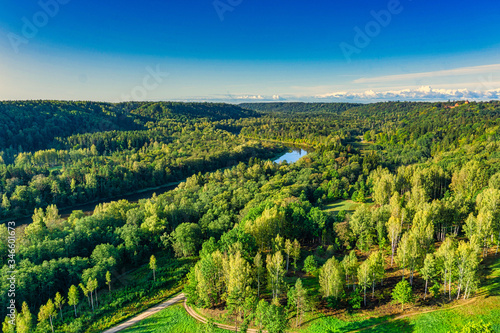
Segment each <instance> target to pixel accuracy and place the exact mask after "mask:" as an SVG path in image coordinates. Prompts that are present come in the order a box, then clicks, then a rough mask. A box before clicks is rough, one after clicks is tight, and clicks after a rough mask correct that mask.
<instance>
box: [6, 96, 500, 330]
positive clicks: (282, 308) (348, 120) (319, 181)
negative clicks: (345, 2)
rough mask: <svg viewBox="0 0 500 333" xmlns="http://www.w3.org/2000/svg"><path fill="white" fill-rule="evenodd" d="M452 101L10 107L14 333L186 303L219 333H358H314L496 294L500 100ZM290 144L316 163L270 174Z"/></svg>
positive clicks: (87, 325) (86, 325)
mask: <svg viewBox="0 0 500 333" xmlns="http://www.w3.org/2000/svg"><path fill="white" fill-rule="evenodd" d="M454 104H455V102H439V103H421V102H384V103H374V104H349V103H330V104H329V103H255V104H241V105H228V104H210V103H174V102H158V103H153V102H137V103H118V104H112V103H95V102H60V101H23V102H0V128H1V130H0V150H1V152H0V196H1V197H2V201H1V208H0V217H1V218H2V219H3V220H4V221H5V223H3V224H2V225H0V234H1V237H0V238H1V243H0V255H1V256H2V258H4V261H3V267H2V268H1V271H0V274H1V276H2V279H1V282H0V283H1V288H2V289H1V290H2V294H1V295H0V297H1V301H2V304H9V300H10V298H11V296H9V288H10V287H11V281H10V280H9V279H8V278H9V276H11V275H12V273H11V267H9V265H10V264H11V262H10V261H12V262H15V266H16V283H15V294H16V296H15V308H16V310H15V311H16V314H17V315H16V325H15V332H102V331H103V330H104V329H107V328H109V327H112V326H113V325H116V324H117V323H119V322H121V321H122V320H124V319H126V318H129V317H131V316H133V315H134V314H136V313H138V312H140V311H142V310H144V309H146V308H147V307H149V306H151V305H154V304H157V303H158V302H160V301H161V300H164V299H166V298H168V297H170V296H171V295H173V294H175V293H177V292H179V291H183V292H184V294H185V295H186V297H187V303H188V305H189V306H191V307H193V308H194V309H196V310H197V311H199V313H202V314H203V315H204V316H206V317H209V318H210V320H209V322H208V324H206V325H204V326H203V327H202V328H201V329H203V330H205V331H206V332H215V328H214V322H223V323H226V324H229V325H232V326H234V327H235V328H237V330H238V331H240V332H245V331H246V330H247V329H248V328H256V329H260V330H266V331H267V332H289V331H292V332H327V331H330V332H343V331H349V329H347V328H345V327H344V328H342V327H343V326H342V327H340V326H335V327H334V328H328V329H326V328H324V327H323V328H318V327H320V323H321V324H322V325H323V324H324V325H326V323H332V322H333V321H335V323H336V324H335V325H340V324H339V323H340V321H342V320H345V321H346V322H349V320H347V319H346V318H357V317H356V316H358V317H359V316H361V315H369V316H372V317H373V316H374V315H375V314H376V313H383V314H384V315H386V316H392V315H396V314H401V313H404V311H418V309H420V308H424V307H425V308H426V309H427V308H432V309H434V308H436V307H440V306H443V307H444V306H447V305H448V304H449V305H451V306H455V305H456V304H458V305H460V304H461V303H460V302H467V301H470V300H471V299H473V298H475V297H482V296H481V294H482V293H483V290H485V288H486V287H485V286H486V280H487V279H488V276H489V275H488V273H487V272H488V269H491V267H493V266H494V265H493V264H494V263H495V260H498V250H499V246H500V163H499V162H500V102H498V101H491V102H471V103H468V104H465V103H461V105H460V106H459V107H456V108H454V109H450V108H446V106H447V105H454ZM288 147H305V149H307V151H308V154H307V155H306V156H304V157H302V158H301V159H299V160H298V161H297V162H295V163H287V162H282V163H280V164H277V163H275V162H273V159H274V158H276V157H277V156H280V155H282V154H283V153H284V152H286V151H287V149H288ZM170 183H178V186H177V187H176V188H175V189H174V190H171V191H167V192H165V193H163V194H160V195H153V196H152V197H151V198H148V199H141V200H139V201H138V202H130V201H127V200H118V199H117V200H114V199H113V200H111V199H110V198H115V197H119V196H120V195H122V194H125V193H132V192H134V191H138V190H141V189H146V188H150V187H155V186H162V185H165V184H170ZM89 201H97V202H101V203H100V204H99V205H98V206H97V207H96V209H95V210H94V211H93V212H92V213H91V214H86V213H85V212H83V211H81V210H73V212H72V213H71V214H70V215H69V216H64V217H63V216H62V215H61V214H60V213H59V210H60V209H62V208H67V207H72V206H73V205H75V204H78V203H85V202H89ZM348 204H349V205H350V206H348ZM26 215H30V216H32V222H31V223H29V224H28V225H18V226H16V228H15V229H14V228H12V225H10V224H9V221H15V220H16V219H17V218H19V217H22V216H26ZM12 237H14V238H15V242H12V241H9V239H14V238H12ZM9 260H10V261H9ZM485 272H486V273H485ZM497 279H498V278H497ZM497 283H498V282H497ZM491 295H492V297H490V298H489V301H490V302H493V301H495V302H499V303H493V304H494V306H493V308H495V307H496V310H492V311H493V312H491V316H493V317H494V316H495V315H494V314H495V313H498V308H499V306H500V301H499V299H498V297H494V296H496V295H498V288H497V289H494V290H493V291H492V294H491ZM410 308H411V309H413V310H411V309H410ZM409 309H410V310H409ZM415 309H417V310H415ZM9 311H10V310H9V309H8V308H6V307H2V310H1V313H0V315H1V316H2V317H1V318H5V321H4V323H3V326H2V329H3V332H14V331H13V330H12V329H13V326H12V325H9V320H10V319H9V318H10V317H9V316H7V315H8V314H9ZM494 311H496V312H494ZM484 316H486V315H484ZM484 316H483V317H484ZM491 316H490V317H484V318H491ZM483 317H481V318H483ZM370 318H371V317H370ZM384 318H386V317H384ZM328 320H330V322H329V321H328ZM384 320H385V319H384ZM351 321H352V320H351ZM372 324H374V322H372V321H369V320H368V321H367V323H366V324H360V325H365V326H362V327H361V326H360V327H356V328H368V326H370V325H372ZM315 325H316V326H315ZM332 325H333V324H332ZM346 325H347V324H346ZM349 325H351V329H352V327H353V326H352V325H353V324H352V323H350V324H349ZM405 325H406V324H405ZM463 326H464V327H462V326H460V325H457V326H456V327H453V329H455V330H456V331H457V332H498V331H500V322H499V321H498V320H496V321H495V320H489V319H486V320H485V321H484V322H482V321H478V320H476V321H471V323H467V324H466V325H463ZM200 327H201V326H200ZM315 327H316V328H315ZM325 327H326V326H325ZM332 327H333V326H332ZM346 327H348V326H346ZM474 329H476V330H474ZM315 330H316V331H315ZM393 331H411V329H409V328H408V327H406V326H404V325H403V326H402V327H398V328H393Z"/></svg>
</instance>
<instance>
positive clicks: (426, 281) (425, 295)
mask: <svg viewBox="0 0 500 333" xmlns="http://www.w3.org/2000/svg"><path fill="white" fill-rule="evenodd" d="M428 282H429V280H425V294H424V299H426V298H427V283H428Z"/></svg>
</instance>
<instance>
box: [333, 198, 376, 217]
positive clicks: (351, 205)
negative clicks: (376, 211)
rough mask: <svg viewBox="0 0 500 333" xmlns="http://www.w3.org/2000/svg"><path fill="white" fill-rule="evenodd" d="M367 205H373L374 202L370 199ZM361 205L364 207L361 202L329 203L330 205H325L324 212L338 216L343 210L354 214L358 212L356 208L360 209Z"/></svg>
mask: <svg viewBox="0 0 500 333" xmlns="http://www.w3.org/2000/svg"><path fill="white" fill-rule="evenodd" d="M365 204H366V205H373V202H372V201H371V199H368V200H367V202H366V203H365ZM361 205H363V203H361V202H354V201H352V200H344V199H340V200H337V201H334V202H332V203H329V204H328V205H325V206H324V207H323V211H325V212H327V213H332V214H337V213H338V212H340V211H341V210H345V211H346V212H349V213H352V212H354V211H355V210H356V208H358V207H359V206H361Z"/></svg>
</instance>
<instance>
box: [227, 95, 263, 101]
mask: <svg viewBox="0 0 500 333" xmlns="http://www.w3.org/2000/svg"><path fill="white" fill-rule="evenodd" d="M233 98H234V99H250V100H264V99H265V98H264V97H262V95H241V96H233Z"/></svg>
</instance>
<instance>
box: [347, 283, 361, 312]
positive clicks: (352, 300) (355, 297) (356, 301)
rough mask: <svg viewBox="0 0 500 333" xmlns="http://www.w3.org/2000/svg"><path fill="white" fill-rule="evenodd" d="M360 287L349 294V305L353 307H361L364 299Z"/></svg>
mask: <svg viewBox="0 0 500 333" xmlns="http://www.w3.org/2000/svg"><path fill="white" fill-rule="evenodd" d="M360 290H361V289H360V288H357V289H356V290H354V291H353V292H351V293H350V295H349V305H350V306H351V308H352V309H361V302H362V301H363V296H361V293H360Z"/></svg>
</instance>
